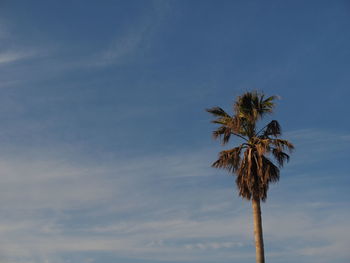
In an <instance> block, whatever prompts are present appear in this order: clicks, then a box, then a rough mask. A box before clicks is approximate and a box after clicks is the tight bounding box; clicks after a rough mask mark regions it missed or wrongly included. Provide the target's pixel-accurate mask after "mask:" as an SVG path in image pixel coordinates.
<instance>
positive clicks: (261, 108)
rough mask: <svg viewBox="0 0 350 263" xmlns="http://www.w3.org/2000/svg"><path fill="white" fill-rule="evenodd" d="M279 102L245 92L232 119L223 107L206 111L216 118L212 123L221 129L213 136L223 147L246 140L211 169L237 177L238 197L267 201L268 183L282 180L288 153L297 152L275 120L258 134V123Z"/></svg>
mask: <svg viewBox="0 0 350 263" xmlns="http://www.w3.org/2000/svg"><path fill="white" fill-rule="evenodd" d="M276 98H277V97H276V96H271V97H268V98H265V96H264V94H262V93H259V92H257V91H253V92H246V93H244V94H243V95H242V96H239V97H238V98H237V100H236V102H235V104H234V107H233V110H234V114H233V115H232V116H231V115H229V114H228V113H226V112H225V111H224V110H223V109H222V108H220V107H213V108H210V109H207V111H208V112H209V113H211V114H212V115H214V116H215V119H214V120H213V121H212V122H213V123H215V124H219V125H220V126H219V127H218V128H217V129H216V130H214V132H213V137H214V138H215V139H219V140H220V141H221V142H222V144H223V145H225V144H227V143H228V142H229V140H230V138H231V136H232V135H235V136H237V137H240V138H241V139H243V140H244V142H243V143H242V144H241V145H239V146H237V147H234V148H232V149H229V150H224V151H221V152H220V153H219V158H218V160H217V161H215V162H214V163H213V164H212V166H213V167H216V168H224V169H227V170H228V171H230V172H232V173H235V174H236V175H237V177H236V184H237V186H238V190H239V195H240V196H241V197H243V198H246V199H248V200H251V199H255V200H262V201H265V200H266V197H267V191H268V188H269V183H271V182H277V181H278V180H279V175H280V171H279V168H280V167H282V166H283V164H284V163H285V162H286V161H288V160H289V155H288V154H287V153H286V152H285V151H286V150H287V151H289V152H290V151H292V150H293V149H294V146H293V145H292V144H291V143H290V142H288V141H287V140H283V139H280V138H279V137H280V136H281V127H280V125H279V123H278V122H277V121H276V120H272V121H271V122H269V123H268V124H267V125H266V126H264V127H263V128H262V129H260V130H258V131H257V123H258V121H259V120H261V119H262V118H263V117H264V116H265V115H266V114H270V113H272V112H273V109H274V107H275V104H274V100H275V99H276ZM271 157H272V158H274V159H275V160H276V161H277V165H275V164H274V163H273V162H272V161H271V159H270V158H271Z"/></svg>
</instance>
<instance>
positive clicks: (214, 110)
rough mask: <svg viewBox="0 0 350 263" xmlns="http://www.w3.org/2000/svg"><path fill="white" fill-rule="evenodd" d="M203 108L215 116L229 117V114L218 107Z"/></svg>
mask: <svg viewBox="0 0 350 263" xmlns="http://www.w3.org/2000/svg"><path fill="white" fill-rule="evenodd" d="M205 110H206V111H207V112H209V113H211V114H213V115H214V116H217V117H230V115H229V114H228V113H226V111H224V110H223V109H222V108H220V107H212V108H209V109H205Z"/></svg>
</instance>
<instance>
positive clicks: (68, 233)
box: [0, 149, 350, 262]
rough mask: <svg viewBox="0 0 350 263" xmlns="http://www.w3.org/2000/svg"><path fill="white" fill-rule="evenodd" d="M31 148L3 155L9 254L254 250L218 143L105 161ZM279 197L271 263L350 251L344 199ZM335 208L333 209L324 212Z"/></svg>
mask: <svg viewBox="0 0 350 263" xmlns="http://www.w3.org/2000/svg"><path fill="white" fill-rule="evenodd" d="M25 156H28V155H27V153H25V152H22V154H20V155H17V156H7V157H6V154H4V153H3V154H2V160H1V162H0V167H1V170H0V171H1V177H0V183H1V184H0V185H1V189H0V190H1V191H0V209H1V213H2V214H4V215H6V216H4V217H2V219H1V220H0V233H1V235H0V239H1V240H4V241H5V240H6V243H4V245H3V246H2V248H1V255H2V257H3V258H4V260H5V259H6V260H10V259H11V256H12V255H13V254H14V253H15V252H16V251H17V252H16V253H17V255H18V256H19V258H21V260H23V259H28V261H30V260H36V262H45V261H44V259H45V260H46V259H47V260H49V261H50V260H52V261H53V262H60V261H59V260H60V259H57V253H59V252H62V253H85V252H101V253H103V252H113V253H117V254H118V255H119V256H122V257H131V256H132V257H133V258H139V259H152V260H167V259H169V256H170V257H171V258H172V259H173V260H179V261H185V262H188V261H201V262H203V261H215V260H220V261H222V262H226V261H229V260H241V261H244V260H246V259H252V257H253V255H254V253H252V251H253V250H254V248H253V240H252V239H253V235H252V231H253V230H252V216H251V211H250V210H251V208H250V205H249V203H247V202H244V201H241V200H240V199H239V198H238V197H237V195H236V193H234V183H233V178H232V177H225V176H219V177H217V176H218V175H216V174H217V172H216V171H214V170H213V169H211V168H210V167H209V165H208V164H209V163H210V162H209V159H210V158H211V157H212V156H211V151H208V150H203V149H198V151H194V152H190V153H177V154H173V155H168V156H161V155H153V156H147V157H137V158H133V159H128V160H123V159H119V160H118V159H117V160H116V161H115V162H114V163H104V164H98V163H96V162H91V161H90V160H85V161H84V158H80V160H68V159H65V158H64V157H62V156H64V154H63V153H62V155H61V157H59V158H57V156H56V157H55V158H51V157H50V156H49V155H46V154H45V152H43V154H42V155H41V157H40V158H39V157H38V155H36V157H32V158H31V159H26V158H27V157H25ZM44 156H45V157H44ZM201 160H204V161H201ZM155 164H158V165H155ZM198 171H199V172H198ZM179 174H180V175H181V176H180V177H179ZM193 175H197V176H195V177H194V176H193ZM297 179H298V178H296V180H297ZM218 180H219V181H221V183H219V184H218V185H217V186H216V187H214V185H215V184H213V182H215V181H218ZM288 180H289V181H290V182H291V183H293V180H294V179H293V178H289V179H288ZM223 184H226V185H223ZM296 185H298V184H296ZM282 188H283V185H282ZM300 194H302V193H300ZM274 195H276V193H275V194H274ZM300 198H301V197H300ZM280 200H281V201H278V200H276V199H272V200H271V201H270V200H269V202H268V203H267V204H266V205H264V207H263V221H264V226H265V237H266V240H267V247H268V248H269V249H268V251H269V253H268V254H267V255H268V257H270V258H271V260H272V262H278V261H280V259H281V258H285V257H288V258H291V259H296V258H297V257H299V258H300V257H301V258H302V261H304V262H306V261H307V262H317V260H316V259H320V258H323V259H325V260H324V262H326V258H327V259H329V260H330V259H331V258H336V257H338V258H346V257H347V256H348V252H347V251H348V250H347V248H346V246H345V244H347V243H348V242H350V240H349V238H348V236H347V235H346V234H344V233H346V231H347V229H348V226H347V221H348V220H349V219H350V218H349V217H350V214H349V213H348V212H347V211H345V210H344V209H343V207H342V206H341V205H338V204H337V203H334V201H329V202H326V200H318V202H316V203H315V202H311V201H310V202H303V203H300V202H298V203H296V204H293V203H288V205H285V203H283V201H284V199H283V198H280ZM330 207H332V209H331V211H332V212H331V213H330V214H327V213H323V214H322V216H320V211H323V210H324V211H330ZM94 218H95V219H96V218H99V220H95V219H94ZM335 222H336V225H335V224H334V223H335ZM24 237H25V238H24ZM281 244H284V245H283V246H281ZM271 248H274V249H271ZM18 251H20V252H18ZM312 256H315V258H316V259H315V260H314V261H312V259H310V257H312ZM21 260H20V259H12V261H13V262H22V261H21ZM54 260H56V261H54Z"/></svg>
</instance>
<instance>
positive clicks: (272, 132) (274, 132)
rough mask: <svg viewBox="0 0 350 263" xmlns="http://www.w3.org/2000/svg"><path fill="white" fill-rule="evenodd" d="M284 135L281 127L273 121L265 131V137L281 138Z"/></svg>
mask: <svg viewBox="0 0 350 263" xmlns="http://www.w3.org/2000/svg"><path fill="white" fill-rule="evenodd" d="M281 134H282V131H281V126H280V124H279V123H278V121H276V120H272V121H271V122H269V123H268V124H267V125H266V128H265V129H264V133H263V137H267V136H274V137H277V136H280V135H281Z"/></svg>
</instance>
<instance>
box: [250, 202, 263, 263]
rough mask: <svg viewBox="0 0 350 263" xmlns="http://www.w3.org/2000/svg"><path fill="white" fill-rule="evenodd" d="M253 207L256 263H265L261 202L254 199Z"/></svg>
mask: <svg viewBox="0 0 350 263" xmlns="http://www.w3.org/2000/svg"><path fill="white" fill-rule="evenodd" d="M252 206H253V217H254V237H255V251H256V263H265V257H264V240H263V231H262V223H261V209H260V200H259V199H253V200H252Z"/></svg>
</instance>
